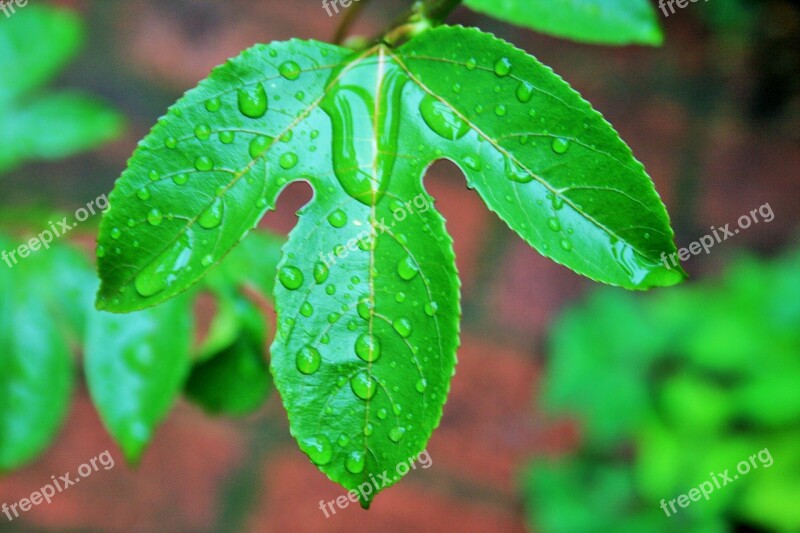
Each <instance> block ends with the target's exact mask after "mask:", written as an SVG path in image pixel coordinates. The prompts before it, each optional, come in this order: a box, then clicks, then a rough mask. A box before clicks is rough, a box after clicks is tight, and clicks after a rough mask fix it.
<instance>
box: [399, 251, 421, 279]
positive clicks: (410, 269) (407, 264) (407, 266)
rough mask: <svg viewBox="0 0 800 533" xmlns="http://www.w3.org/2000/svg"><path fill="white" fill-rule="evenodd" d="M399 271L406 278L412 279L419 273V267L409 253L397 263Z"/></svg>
mask: <svg viewBox="0 0 800 533" xmlns="http://www.w3.org/2000/svg"><path fill="white" fill-rule="evenodd" d="M397 273H398V275H399V276H400V277H401V278H403V279H404V280H406V281H411V280H412V279H414V277H415V276H416V275H417V274H418V273H419V267H417V264H416V263H415V262H414V260H413V259H412V258H411V256H410V255H407V256H406V257H405V258H403V259H402V260H400V262H399V263H398V264H397Z"/></svg>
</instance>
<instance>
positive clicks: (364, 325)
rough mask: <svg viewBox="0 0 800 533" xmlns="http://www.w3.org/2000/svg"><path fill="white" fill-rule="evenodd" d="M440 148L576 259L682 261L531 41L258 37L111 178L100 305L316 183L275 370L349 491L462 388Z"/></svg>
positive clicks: (221, 241) (165, 292) (656, 276)
mask: <svg viewBox="0 0 800 533" xmlns="http://www.w3.org/2000/svg"><path fill="white" fill-rule="evenodd" d="M491 101H495V102H497V107H494V106H490V107H489V108H484V106H486V104H487V102H491ZM501 102H505V103H503V104H501ZM441 158H449V159H452V160H453V161H455V162H456V163H457V164H458V165H459V166H460V167H461V168H463V169H464V172H465V174H466V175H467V179H468V182H469V183H470V185H471V186H472V187H474V188H475V189H477V191H478V192H479V194H480V195H481V196H482V198H484V200H485V201H486V203H487V204H488V205H489V207H490V208H492V209H493V210H495V211H497V212H498V213H499V214H500V216H501V217H502V218H503V219H504V220H505V221H506V222H507V223H508V224H509V226H510V227H511V228H512V229H514V230H515V231H517V232H518V233H519V234H520V235H521V236H522V237H523V238H525V239H526V240H527V241H528V242H529V243H531V244H532V245H533V246H534V247H536V248H537V249H538V250H539V251H540V252H542V253H543V254H544V255H547V256H548V257H551V258H553V259H555V260H556V261H559V262H561V263H563V264H566V265H568V266H569V267H571V268H573V269H574V270H576V271H578V272H580V273H583V274H585V275H587V276H590V277H592V278H594V279H599V280H602V281H606V282H608V283H614V284H617V285H622V286H624V287H630V288H647V287H650V286H658V285H670V284H673V283H676V282H678V281H680V280H681V279H682V277H683V276H682V273H681V272H677V271H669V270H667V269H666V268H665V267H664V266H663V265H662V264H661V262H660V254H661V253H669V252H672V251H674V245H673V243H672V231H671V229H670V228H669V221H668V218H667V215H666V211H665V209H664V207H663V205H662V204H661V202H660V200H659V198H658V196H657V195H656V193H655V191H654V189H653V186H652V183H651V182H650V180H649V179H648V177H647V175H646V174H645V172H644V170H643V169H642V167H641V165H640V164H639V163H638V162H636V161H635V160H634V159H633V157H632V156H631V153H630V150H629V149H628V148H627V146H626V145H625V144H624V143H623V142H622V141H621V140H620V139H619V137H618V136H617V134H616V133H615V132H614V130H613V129H612V128H611V127H610V126H609V125H608V123H606V122H605V121H604V120H603V119H602V117H601V116H600V115H599V114H598V113H597V112H595V111H594V110H592V109H591V107H590V106H589V104H588V103H586V102H585V101H584V100H582V99H581V98H580V96H579V95H578V94H577V93H575V92H574V91H572V90H571V89H570V88H569V86H568V85H567V84H566V83H564V82H563V81H562V80H561V79H560V78H558V77H557V76H555V75H554V74H553V73H552V72H551V71H550V70H549V69H547V68H546V67H544V66H542V65H541V64H540V63H538V62H537V61H536V60H535V59H534V58H532V57H530V56H528V55H527V54H525V53H524V52H522V51H520V50H518V49H515V48H513V47H512V46H511V45H509V44H507V43H504V42H502V41H499V40H497V39H495V38H493V37H492V36H490V35H487V34H483V33H481V32H478V31H476V30H468V29H464V28H458V27H442V28H438V29H435V30H431V31H429V32H426V33H424V34H422V35H421V36H419V37H418V38H416V39H415V40H413V41H411V42H409V43H408V44H406V45H405V46H403V47H402V48H400V49H396V50H395V49H391V48H388V47H386V46H384V45H377V46H375V47H373V48H371V49H369V50H367V51H364V52H360V53H357V54H353V53H352V52H351V51H349V50H345V49H342V48H339V47H336V46H332V45H326V44H322V43H317V42H302V41H290V42H287V43H273V44H271V45H269V46H264V45H259V46H256V47H254V48H251V49H250V50H247V51H245V52H244V53H243V54H242V55H240V56H239V57H237V58H235V59H232V60H230V61H229V62H228V63H226V64H225V65H223V66H221V67H218V68H216V69H215V70H214V71H213V72H212V74H211V76H210V78H208V79H207V80H205V81H203V82H202V83H201V84H200V86H199V87H198V88H196V89H194V90H192V91H189V92H188V93H187V94H186V95H185V96H184V97H183V98H182V99H181V100H179V101H178V103H177V104H176V105H175V106H173V107H172V108H171V109H170V111H169V113H168V114H167V116H166V117H164V118H163V119H161V120H160V121H159V124H158V125H156V126H155V128H154V129H153V131H152V132H151V133H150V135H148V136H147V137H146V138H145V139H144V140H143V141H142V142H141V143H140V146H139V148H138V149H137V151H136V152H135V153H134V156H133V158H132V159H131V161H130V164H129V168H128V169H127V170H126V171H125V173H124V174H123V175H122V177H121V178H120V180H119V181H118V182H117V185H116V187H115V189H114V191H113V192H112V193H111V195H110V202H111V205H112V207H111V209H110V211H109V212H108V213H106V215H105V216H104V217H103V220H102V222H101V230H100V237H99V249H98V252H99V254H98V255H99V256H100V259H99V271H100V276H101V279H102V286H101V290H100V293H99V295H98V304H97V305H98V307H100V308H105V309H108V310H111V311H116V312H125V311H131V310H135V309H141V308H144V307H147V306H152V305H155V304H158V303H160V302H163V301H165V300H167V299H169V298H171V297H173V296H174V295H176V294H179V293H180V292H182V291H184V290H186V289H187V288H188V287H190V286H191V285H192V284H193V283H195V282H197V280H199V279H200V278H201V277H202V276H203V275H204V274H205V273H206V272H207V271H208V270H209V269H210V268H211V267H212V265H214V264H215V263H216V262H218V261H220V260H221V259H222V258H223V257H224V256H225V255H226V254H227V253H228V251H229V250H230V249H231V248H232V247H233V246H235V245H236V244H237V243H238V242H239V241H240V240H241V239H242V238H244V237H245V236H246V235H247V233H248V231H249V230H250V228H252V227H254V226H255V225H256V224H257V223H258V221H259V219H260V218H261V216H262V215H263V214H264V212H265V211H267V210H268V209H271V208H273V207H274V205H275V201H276V198H277V196H278V194H279V193H280V191H281V190H282V189H283V188H284V187H285V186H286V185H287V184H288V183H290V182H292V181H298V180H302V181H306V182H308V183H309V184H310V185H311V187H312V188H313V189H314V191H315V195H314V197H313V199H312V201H311V202H310V203H309V204H308V205H306V206H304V207H303V208H302V209H301V210H300V211H299V213H298V214H299V221H298V224H297V226H296V228H295V229H294V230H293V231H292V233H291V235H290V238H289V242H288V243H287V244H286V246H285V247H284V249H283V258H282V260H281V264H280V265H279V275H278V279H279V280H280V283H279V284H276V287H275V297H276V307H277V311H278V331H277V334H276V338H275V342H274V344H273V346H272V355H273V359H272V372H273V376H274V378H275V384H276V387H277V388H278V390H279V392H280V393H281V397H282V399H283V402H284V405H285V406H286V409H287V411H288V413H289V418H290V423H291V431H292V434H293V435H294V436H295V437H296V438H297V439H298V441H299V442H300V446H301V448H302V449H303V450H304V451H305V452H306V453H307V454H308V455H309V456H310V458H311V459H312V461H313V462H315V463H316V464H318V465H319V466H320V468H321V469H322V470H323V471H324V472H325V473H326V474H328V476H329V477H331V479H333V480H335V481H337V482H339V483H341V484H343V485H344V486H345V487H347V488H351V489H352V488H355V487H357V486H358V485H359V484H361V483H363V482H365V481H366V480H368V479H369V476H370V475H377V474H380V473H383V471H384V470H388V471H394V469H395V468H396V466H397V465H398V464H400V463H401V462H407V461H408V459H409V458H410V457H412V456H413V455H414V454H416V453H418V452H420V451H421V450H422V449H423V448H424V446H425V443H426V442H427V440H428V438H429V437H430V434H431V432H432V431H433V428H434V427H436V425H437V424H438V422H439V419H440V417H441V411H442V406H443V403H444V400H445V398H446V395H447V392H448V390H449V382H450V378H451V376H452V374H453V370H454V365H455V350H456V346H457V342H458V340H457V336H458V319H459V314H460V306H459V294H458V285H459V282H458V278H457V275H456V270H455V265H454V258H453V251H452V243H451V239H450V237H449V236H448V235H447V233H446V232H445V228H444V220H443V219H442V217H441V216H440V215H439V214H438V213H437V212H436V211H435V210H434V209H432V207H431V206H432V198H431V197H430V196H429V195H428V194H427V193H426V192H425V190H424V188H423V186H422V176H423V174H424V172H425V169H426V168H427V167H428V166H429V165H430V164H431V163H432V162H433V161H435V160H437V159H441ZM112 249H113V250H115V253H113V254H111V253H107V250H112ZM116 251H119V253H116ZM395 481H396V479H391V480H390V481H389V482H388V484H391V483H393V482H395ZM388 484H387V485H388ZM384 488H385V487H384ZM370 499H371V496H370V495H367V496H366V497H364V501H363V502H362V503H363V504H364V505H368V504H369V500H370Z"/></svg>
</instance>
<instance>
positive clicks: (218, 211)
mask: <svg viewBox="0 0 800 533" xmlns="http://www.w3.org/2000/svg"><path fill="white" fill-rule="evenodd" d="M224 211H225V204H224V203H223V201H222V198H220V197H219V196H217V197H216V198H214V202H213V203H212V204H211V205H210V206H209V207H208V209H206V210H205V211H203V213H202V214H201V215H200V218H198V219H197V222H198V224H200V227H202V228H205V229H214V228H216V227H217V226H219V225H220V224H221V223H222V217H223V214H224Z"/></svg>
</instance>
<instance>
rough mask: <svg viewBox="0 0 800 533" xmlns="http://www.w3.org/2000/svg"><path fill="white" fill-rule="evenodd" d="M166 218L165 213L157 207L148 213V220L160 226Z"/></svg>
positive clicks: (151, 223)
mask: <svg viewBox="0 0 800 533" xmlns="http://www.w3.org/2000/svg"><path fill="white" fill-rule="evenodd" d="M162 220H164V214H163V213H162V212H161V211H159V210H158V209H156V208H155V207H154V208H153V209H151V210H150V211H149V212H148V213H147V222H149V223H150V225H151V226H158V225H159V224H161V221H162Z"/></svg>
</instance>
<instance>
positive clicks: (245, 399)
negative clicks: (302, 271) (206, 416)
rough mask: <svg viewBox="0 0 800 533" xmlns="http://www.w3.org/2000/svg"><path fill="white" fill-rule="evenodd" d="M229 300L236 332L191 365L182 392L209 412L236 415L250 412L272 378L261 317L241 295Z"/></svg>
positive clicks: (262, 398)
mask: <svg viewBox="0 0 800 533" xmlns="http://www.w3.org/2000/svg"><path fill="white" fill-rule="evenodd" d="M231 300H233V305H235V310H233V311H231V314H232V315H234V317H235V319H236V321H237V325H238V326H239V327H238V328H237V329H238V335H237V337H236V339H235V340H234V342H233V343H231V344H229V345H227V346H225V347H224V348H223V349H222V350H221V351H220V353H215V354H211V355H210V356H209V358H208V359H207V360H205V361H201V362H199V363H197V364H196V365H194V367H193V368H192V371H191V374H190V375H189V379H188V380H187V382H186V386H185V393H186V396H187V397H188V398H189V399H190V400H192V401H194V402H195V403H197V404H198V405H200V406H201V407H202V408H203V409H205V410H206V411H207V412H209V413H212V414H228V415H235V416H238V415H246V414H249V413H251V412H253V411H255V410H256V409H258V408H259V407H260V406H261V404H263V403H264V400H265V399H266V398H267V395H268V393H269V389H270V383H271V379H270V375H269V369H268V368H267V363H266V360H265V359H264V343H265V339H266V334H267V331H266V325H265V322H264V317H263V316H262V315H261V313H260V312H259V310H258V308H256V307H255V306H254V305H253V304H251V303H250V302H248V301H247V300H246V299H244V298H243V297H241V296H237V297H235V298H231Z"/></svg>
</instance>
